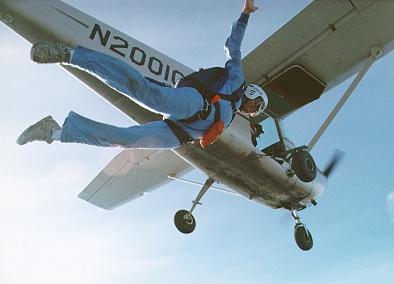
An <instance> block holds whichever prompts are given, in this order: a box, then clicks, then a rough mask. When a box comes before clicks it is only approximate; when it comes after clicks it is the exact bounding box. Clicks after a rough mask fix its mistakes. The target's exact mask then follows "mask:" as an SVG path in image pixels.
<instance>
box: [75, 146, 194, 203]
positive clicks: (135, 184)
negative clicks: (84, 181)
mask: <svg viewBox="0 0 394 284" xmlns="http://www.w3.org/2000/svg"><path fill="white" fill-rule="evenodd" d="M192 169H193V168H192V167H191V166H190V165H189V164H188V163H187V162H185V161H184V160H182V159H181V158H179V157H178V156H177V155H176V154H175V153H173V152H172V151H170V150H166V151H152V150H123V151H122V152H121V153H119V154H118V155H117V156H116V157H115V158H114V159H113V160H112V161H111V162H110V163H109V164H108V165H107V166H106V167H105V168H104V169H103V170H102V171H101V172H100V173H99V174H98V175H97V177H96V178H95V179H93V181H92V182H90V183H89V184H88V186H87V187H86V188H85V189H84V190H83V191H82V192H81V193H80V194H79V195H78V197H80V198H82V199H84V200H86V201H88V202H90V203H92V204H93V205H96V206H98V207H100V208H103V209H114V208H116V207H118V206H120V205H123V204H124V203H126V202H129V201H130V200H133V199H135V198H137V197H140V196H142V195H144V193H146V192H149V191H152V190H153V189H155V188H158V187H159V186H161V185H163V184H165V183H167V182H170V181H171V179H169V178H168V176H177V175H179V174H183V173H185V172H187V171H190V170H192Z"/></svg>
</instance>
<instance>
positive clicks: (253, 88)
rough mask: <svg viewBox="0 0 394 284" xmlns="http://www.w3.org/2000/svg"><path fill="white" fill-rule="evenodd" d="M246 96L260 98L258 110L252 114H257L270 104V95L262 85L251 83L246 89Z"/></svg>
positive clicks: (251, 98)
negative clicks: (268, 95)
mask: <svg viewBox="0 0 394 284" xmlns="http://www.w3.org/2000/svg"><path fill="white" fill-rule="evenodd" d="M245 96H246V97H247V98H248V99H249V100H258V103H257V104H256V111H255V112H254V113H251V114H250V116H257V115H259V114H260V113H262V112H263V111H264V109H265V108H266V107H267V105H268V97H267V94H266V93H265V92H264V90H263V89H262V88H260V86H258V85H256V84H249V85H248V86H247V87H246V90H245Z"/></svg>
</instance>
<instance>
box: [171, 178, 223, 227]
mask: <svg viewBox="0 0 394 284" xmlns="http://www.w3.org/2000/svg"><path fill="white" fill-rule="evenodd" d="M214 182H215V181H214V180H213V179H212V178H208V179H207V180H206V181H205V184H204V186H203V187H202V189H201V191H200V192H199V193H198V195H197V198H196V200H193V205H192V208H191V209H190V210H189V211H187V210H179V211H178V212H176V214H175V216H174V223H175V227H176V228H177V229H178V231H180V232H181V233H184V234H190V233H191V232H193V231H194V229H195V228H196V220H195V219H194V216H193V214H192V212H193V210H194V208H196V206H197V205H198V204H201V203H200V200H201V198H202V197H203V196H204V194H205V193H206V192H207V190H208V189H209V188H210V187H211V185H212V184H213V183H214Z"/></svg>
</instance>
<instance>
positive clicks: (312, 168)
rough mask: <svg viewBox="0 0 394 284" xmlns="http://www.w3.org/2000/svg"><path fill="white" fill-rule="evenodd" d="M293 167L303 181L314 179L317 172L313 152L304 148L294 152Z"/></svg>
mask: <svg viewBox="0 0 394 284" xmlns="http://www.w3.org/2000/svg"><path fill="white" fill-rule="evenodd" d="M291 168H292V170H293V171H294V172H295V174H296V175H297V177H298V178H299V179H300V180H302V181H303V182H311V181H313V180H314V179H315V177H316V174H317V168H316V164H315V161H314V160H313V158H312V156H311V154H309V152H307V151H303V150H302V151H297V152H295V153H294V155H293V157H292V160H291Z"/></svg>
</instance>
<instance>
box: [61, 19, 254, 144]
mask: <svg viewBox="0 0 394 284" xmlns="http://www.w3.org/2000/svg"><path fill="white" fill-rule="evenodd" d="M247 22H248V15H247V14H242V15H241V17H240V18H239V19H238V20H237V21H236V22H234V23H233V25H232V28H231V34H230V36H229V37H228V38H227V40H226V43H225V54H226V57H227V59H228V61H227V62H226V65H225V68H226V69H227V70H228V74H229V76H228V79H227V81H226V83H225V84H224V85H223V87H222V88H221V90H220V91H219V92H220V93H222V94H231V93H232V92H233V91H235V90H236V89H238V88H239V87H240V86H241V84H242V83H243V82H244V80H245V79H244V76H243V72H242V66H241V51H240V48H241V42H242V39H243V36H244V33H245V28H246V25H247ZM70 65H72V66H74V67H77V68H80V69H82V70H84V71H86V72H88V73H90V74H92V75H94V76H96V77H98V78H99V79H100V80H101V81H102V82H104V83H106V84H107V85H109V86H110V87H112V88H114V89H115V90H116V91H118V92H120V93H122V94H124V95H126V96H128V97H129V98H130V99H132V100H134V101H136V102H137V103H139V104H141V105H143V106H144V107H146V108H147V109H149V110H152V111H154V112H157V113H161V114H163V115H164V116H165V117H166V118H168V119H171V120H172V121H174V122H175V123H176V124H177V125H179V126H180V127H182V128H183V129H184V130H185V131H186V132H187V133H188V134H189V135H190V136H191V137H192V138H193V139H198V138H200V137H201V136H203V135H204V133H205V132H206V131H207V130H208V129H209V128H210V127H211V126H212V124H213V123H214V113H215V111H211V113H210V114H209V116H208V118H207V119H205V120H199V121H196V122H193V123H190V124H186V123H182V122H181V121H179V120H180V119H185V118H188V117H190V116H192V115H194V114H195V113H197V112H198V111H200V110H201V109H202V108H203V105H204V102H203V99H202V97H201V95H200V94H199V93H198V91H197V90H196V89H194V88H189V87H185V88H168V87H162V86H159V85H157V84H154V83H152V82H150V81H149V80H147V79H146V78H144V77H143V76H142V75H141V74H140V73H139V72H138V71H137V70H135V69H134V68H132V67H130V66H129V65H127V64H126V63H124V62H123V61H121V60H119V59H116V58H114V57H111V56H108V55H106V54H103V53H100V52H97V51H93V50H89V49H86V48H84V47H77V48H76V49H75V51H74V54H73V56H72V58H71V62H70ZM240 104H241V100H240V101H238V103H237V105H236V107H237V108H239V107H240ZM212 109H213V110H214V107H213V108H212ZM220 114H221V120H222V121H223V123H224V126H225V127H228V125H229V124H230V122H231V120H232V114H233V110H232V107H231V103H230V102H229V101H225V100H221V101H220ZM60 141H61V142H76V143H83V144H89V145H96V146H102V147H113V146H120V147H123V148H140V149H141V148H145V149H170V148H176V147H179V146H181V143H180V142H179V140H178V138H177V137H176V136H175V134H174V133H173V132H172V130H171V129H170V128H169V127H168V125H167V124H166V123H165V122H164V121H153V122H150V123H146V124H143V125H134V126H131V127H116V126H113V125H108V124H104V123H100V122H97V121H93V120H91V119H88V118H86V117H83V116H81V115H79V114H77V113H75V112H73V111H71V112H70V113H69V115H68V116H67V118H66V119H65V121H64V124H63V126H62V132H61V137H60Z"/></svg>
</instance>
